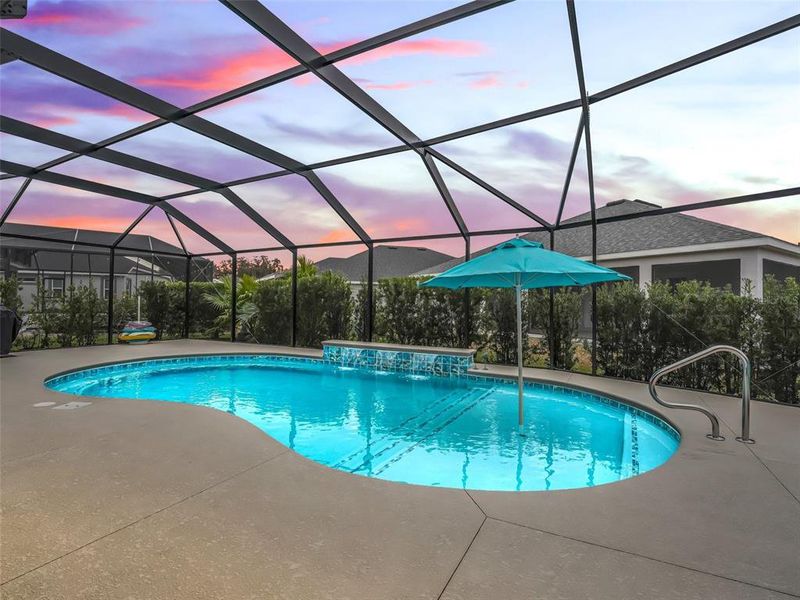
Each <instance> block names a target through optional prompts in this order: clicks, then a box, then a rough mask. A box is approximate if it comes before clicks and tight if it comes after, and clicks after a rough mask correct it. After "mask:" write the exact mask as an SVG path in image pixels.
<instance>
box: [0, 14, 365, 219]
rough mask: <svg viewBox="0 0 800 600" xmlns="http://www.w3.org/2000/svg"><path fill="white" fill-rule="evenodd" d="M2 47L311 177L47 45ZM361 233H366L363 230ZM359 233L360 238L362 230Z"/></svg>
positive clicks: (5, 41)
mask: <svg viewBox="0 0 800 600" xmlns="http://www.w3.org/2000/svg"><path fill="white" fill-rule="evenodd" d="M0 44H2V47H3V48H5V49H6V50H7V51H9V52H12V53H13V54H15V55H16V56H18V57H19V58H20V59H21V60H23V61H25V62H26V63H29V64H31V65H33V66H35V67H38V68H40V69H42V70H44V71H48V72H50V73H53V74H54V75H57V76H59V77H63V78H64V79H67V80H69V81H72V82H74V83H77V84H79V85H81V86H83V87H85V88H88V89H90V90H93V91H95V92H99V93H101V94H103V95H105V96H108V97H110V98H114V99H115V100H119V101H120V102H123V103H125V104H127V105H129V106H132V107H134V108H136V109H138V110H141V111H144V112H148V113H150V114H152V115H155V116H157V117H160V118H161V119H164V120H165V121H169V122H173V123H175V124H177V125H180V126H181V127H184V128H186V129H188V130H190V131H193V132H195V133H199V134H200V135H203V136H205V137H207V138H210V139H212V140H215V141H217V142H220V143H222V144H225V145H226V146H229V147H231V148H234V149H235V150H239V151H240V152H244V153H246V154H250V155H251V156H254V157H256V158H259V159H261V160H263V161H265V162H267V163H269V164H273V165H277V166H279V167H281V168H283V169H285V170H287V171H291V172H293V173H298V174H300V175H303V176H304V177H307V173H305V171H306V170H307V169H306V167H305V165H304V164H303V163H301V162H299V161H296V160H294V159H293V158H290V157H288V156H286V155H284V154H281V153H280V152H277V151H275V150H272V149H271V148H268V147H266V146H264V145H262V144H259V143H257V142H254V141H253V140H251V139H250V138H247V137H244V136H242V135H240V134H238V133H235V132H233V131H230V130H228V129H225V128H224V127H220V126H219V125H216V124H215V123H212V122H211V121H207V120H206V119H203V118H201V117H198V116H197V115H195V114H189V113H187V112H186V111H184V110H183V109H181V108H179V107H177V106H175V105H173V104H170V103H169V102H166V101H164V100H161V99H160V98H156V97H155V96H152V95H151V94H148V93H147V92H144V91H142V90H140V89H138V88H135V87H133V86H131V85H129V84H127V83H124V82H122V81H119V80H117V79H114V78H113V77H110V76H108V75H106V74H104V73H101V72H100V71H97V70H95V69H92V68H90V67H87V66H86V65H83V64H81V63H79V62H77V61H75V60H72V59H71V58H68V57H66V56H64V55H62V54H59V53H58V52H55V51H53V50H50V49H49V48H46V47H45V46H41V45H39V44H37V43H35V42H33V41H31V40H28V39H27V38H24V37H22V36H20V35H18V34H16V33H13V32H10V31H7V30H5V29H4V30H3V36H2V38H1V39H0ZM51 162H53V161H51ZM51 166H53V165H52V164H49V166H48V167H45V168H49V167H51ZM332 196H333V194H332V193H331V192H330V190H328V194H327V195H326V196H325V198H326V200H328V198H330V197H332ZM331 208H333V209H334V210H335V211H336V212H337V213H339V216H340V217H342V219H343V220H345V222H348V221H350V220H352V217H351V216H350V215H349V213H348V212H347V211H346V210H345V209H344V207H343V206H342V205H341V203H339V202H338V201H337V202H335V203H333V204H331ZM360 231H361V232H363V229H361V230H360ZM356 233H357V234H359V235H360V233H359V232H358V231H357V232H356Z"/></svg>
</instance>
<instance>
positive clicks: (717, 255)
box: [416, 200, 800, 298]
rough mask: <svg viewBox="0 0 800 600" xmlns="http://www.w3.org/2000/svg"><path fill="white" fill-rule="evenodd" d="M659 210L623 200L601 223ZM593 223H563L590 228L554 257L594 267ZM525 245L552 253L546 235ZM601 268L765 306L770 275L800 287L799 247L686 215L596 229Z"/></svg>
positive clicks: (563, 242) (563, 236)
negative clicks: (718, 290)
mask: <svg viewBox="0 0 800 600" xmlns="http://www.w3.org/2000/svg"><path fill="white" fill-rule="evenodd" d="M654 208H660V207H659V206H658V205H656V204H651V203H649V202H644V201H642V200H617V201H615V202H609V203H608V204H606V205H605V206H603V207H600V208H598V209H597V211H596V214H597V218H598V219H602V218H604V217H615V216H619V215H627V214H633V213H639V212H646V211H648V210H653V209H654ZM798 218H799V219H800V216H798ZM589 219H590V213H588V212H587V213H584V214H581V215H577V216H575V217H572V218H571V219H566V220H564V221H563V223H564V224H565V225H568V224H570V223H581V222H586V223H587V224H586V226H582V227H572V228H567V229H559V230H558V231H556V232H555V248H554V249H555V250H557V251H558V252H563V253H564V254H569V255H571V256H576V257H578V258H582V259H585V260H591V258H592V230H591V227H590V226H589V224H588V221H589ZM524 237H525V238H526V239H529V240H532V241H537V242H541V243H542V244H543V245H544V246H545V248H547V247H549V244H550V236H549V234H548V233H547V232H534V233H530V234H527V235H525V236H524ZM488 250H489V249H488V248H487V249H484V250H481V251H480V252H476V253H475V254H474V256H477V255H479V254H481V253H483V252H487V251H488ZM462 261H463V259H462V258H457V259H453V260H451V261H448V262H446V263H443V264H440V265H436V266H434V267H430V268H427V269H423V270H421V271H419V272H418V273H416V274H417V275H435V274H438V273H441V272H443V271H446V270H447V269H449V268H450V267H453V266H455V265H457V264H458V263H460V262H462ZM597 262H598V263H599V264H601V265H603V266H606V267H610V268H612V269H615V270H617V271H619V272H620V273H624V274H625V275H628V276H630V277H632V278H633V280H634V281H636V282H637V283H638V284H639V286H640V287H642V288H643V289H644V288H645V287H646V286H647V284H648V283H650V282H652V281H667V282H671V283H678V282H680V281H687V280H691V279H697V280H700V281H708V282H710V283H711V284H712V285H714V286H717V287H724V286H726V285H729V286H730V287H731V289H732V290H733V291H734V292H736V293H737V294H740V293H742V291H743V290H744V289H745V287H746V286H747V285H750V286H751V293H752V294H753V295H754V296H755V297H758V298H760V297H761V296H762V293H763V281H764V277H766V276H767V275H773V276H775V277H778V278H785V277H789V276H791V277H796V278H798V279H800V246H798V244H792V243H790V242H787V241H784V240H780V239H777V238H774V237H771V236H768V235H764V234H763V233H757V232H755V231H748V230H746V229H740V228H737V227H731V226H730V225H724V224H722V223H716V222H714V221H709V220H707V219H701V218H699V217H694V216H691V215H688V214H682V213H671V214H662V215H654V216H649V217H639V218H635V219H629V220H622V221H612V222H608V223H598V225H597Z"/></svg>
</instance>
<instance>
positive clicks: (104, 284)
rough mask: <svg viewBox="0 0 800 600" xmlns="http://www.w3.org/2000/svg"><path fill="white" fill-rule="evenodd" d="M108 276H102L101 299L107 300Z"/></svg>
mask: <svg viewBox="0 0 800 600" xmlns="http://www.w3.org/2000/svg"><path fill="white" fill-rule="evenodd" d="M108 282H109V278H108V277H103V300H108Z"/></svg>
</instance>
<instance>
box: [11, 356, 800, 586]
mask: <svg viewBox="0 0 800 600" xmlns="http://www.w3.org/2000/svg"><path fill="white" fill-rule="evenodd" d="M270 351H278V352H281V353H293V354H303V355H307V356H319V355H320V352H319V351H316V350H300V349H291V348H277V347H269V346H251V345H248V344H236V345H232V344H230V343H225V342H204V341H174V342H159V343H157V344H152V345H148V346H116V345H115V346H95V347H88V348H72V349H64V350H46V351H38V352H28V353H20V354H18V355H15V356H13V357H9V358H4V359H2V360H0V461H1V462H2V465H1V466H0V476H1V479H0V486H1V487H0V495H1V496H2V498H1V501H2V502H1V504H2V514H0V518H1V519H2V520H0V581H1V582H2V587H0V592H1V593H2V597H3V598H9V599H11V598H14V599H17V598H20V599H27V598H37V599H38V598H47V599H48V600H56V599H70V600H73V599H83V598H86V599H89V598H91V599H105V598H137V599H140V598H164V599H183V598H186V599H198V598H215V599H216V598H233V599H236V598H258V599H266V598H286V599H293V600H294V599H312V598H313V599H316V598H331V599H336V600H340V599H346V598H352V599H362V598H363V599H367V600H373V599H374V600H380V599H400V598H403V599H405V598H409V599H411V598H413V599H417V598H420V599H421V598H426V599H427V598H431V599H436V598H443V599H449V600H456V599H461V600H468V599H469V600H477V599H492V600H493V599H506V598H508V599H511V598H579V599H582V598H603V599H605V598H609V599H627V598H647V599H656V598H659V599H660V598H676V599H677V598H680V599H686V598H697V599H700V598H702V599H711V598H719V599H726V600H728V599H737V598H748V599H749V598H753V599H761V598H764V599H766V598H791V597H800V500H798V498H800V409H798V408H795V407H787V406H778V405H770V404H764V403H759V402H755V403H753V406H752V436H753V437H754V438H755V439H756V441H757V443H756V444H755V445H753V446H747V445H744V444H740V443H738V442H735V441H734V440H733V438H734V436H735V435H737V434H738V419H739V402H738V400H736V399H734V398H727V397H720V396H714V395H710V394H701V393H697V392H687V391H679V390H671V389H665V390H664V394H663V395H664V397H665V399H668V400H678V399H681V400H684V401H690V402H702V403H704V404H706V405H708V406H710V407H711V408H713V410H715V411H717V413H718V414H719V416H720V418H721V419H722V420H723V424H722V427H723V435H725V436H726V438H727V439H726V441H724V442H714V441H711V440H708V439H706V437H705V433H706V432H707V429H708V420H707V419H706V418H705V417H704V416H703V415H701V414H699V413H693V412H688V411H669V412H665V409H661V408H659V407H657V406H656V405H655V404H654V403H653V402H652V401H651V400H650V399H649V396H648V394H647V390H646V386H644V385H642V384H638V383H631V382H623V381H616V380H606V379H601V378H591V377H588V376H585V375H578V374H571V373H558V372H550V371H544V370H535V369H527V370H526V375H529V376H531V377H533V378H536V379H540V380H549V381H555V382H562V383H571V384H573V385H580V386H584V387H591V388H593V389H596V390H598V391H600V392H606V393H608V394H613V395H616V396H619V397H622V398H627V399H630V400H633V401H636V402H639V403H641V404H643V405H645V406H648V407H650V408H652V409H654V410H655V411H656V412H659V413H661V414H664V415H665V416H666V417H667V418H668V419H669V420H670V421H671V422H673V423H674V424H675V425H677V426H678V427H679V428H680V430H681V432H682V434H683V441H682V444H681V447H680V449H679V451H678V452H677V453H676V455H675V456H674V457H673V458H672V459H671V460H670V461H669V462H668V463H667V464H666V465H664V466H663V467H661V468H659V469H656V470H654V471H651V472H648V473H645V474H644V475H641V476H639V477H636V478H633V479H629V480H626V481H622V482H619V483H615V484H611V485H606V486H599V487H595V488H586V489H580V490H566V491H557V492H522V493H508V492H473V491H470V492H465V491H463V490H451V489H436V488H428V487H420V486H412V485H404V484H397V483H391V482H387V481H382V480H377V479H367V478H364V477H359V476H355V475H350V474H347V473H344V472H341V471H335V470H332V469H328V468H326V467H324V466H322V465H319V464H317V463H314V462H312V461H310V460H308V459H305V458H303V457H302V456H299V455H297V454H295V453H294V452H292V451H290V450H288V449H287V448H286V447H284V446H283V445H281V444H279V443H278V442H276V441H275V440H273V439H272V438H270V437H268V436H267V435H266V434H264V433H263V432H261V431H260V430H258V429H256V428H255V427H253V426H252V425H250V424H248V423H246V422H244V421H242V420H240V419H238V418H236V417H234V416H232V415H230V414H227V413H223V412H219V411H215V410H213V409H210V408H205V407H197V406H189V405H184V404H178V403H171V402H152V401H134V400H120V399H108V398H88V399H87V398H70V397H67V396H65V395H63V394H59V393H56V392H52V391H50V390H47V389H45V388H44V387H43V386H42V380H43V379H44V378H45V377H47V376H49V375H52V374H54V373H57V372H60V371H64V370H68V369H73V368H78V367H82V366H88V365H91V364H96V363H101V362H109V361H115V360H126V359H135V358H149V357H155V356H166V355H175V354H192V353H198V354H199V353H214V352H221V353H226V352H270ZM507 370H508V371H512V370H513V369H505V368H503V367H495V368H493V369H491V370H490V371H486V373H487V374H490V373H492V372H495V373H502V372H505V371H507ZM72 399H76V400H82V401H83V400H89V401H91V404H89V405H87V406H83V407H80V408H75V409H74V410H61V409H54V408H53V407H34V406H33V405H34V404H37V403H40V402H55V403H57V404H56V406H60V405H64V404H66V403H67V402H69V401H70V400H72Z"/></svg>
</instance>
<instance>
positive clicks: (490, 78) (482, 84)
mask: <svg viewBox="0 0 800 600" xmlns="http://www.w3.org/2000/svg"><path fill="white" fill-rule="evenodd" d="M501 85H503V84H502V82H501V81H500V78H499V77H497V75H486V76H484V77H481V78H480V79H476V80H475V81H473V82H472V83H471V84H470V87H471V88H473V89H476V90H483V89H486V88H493V87H500V86H501Z"/></svg>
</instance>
